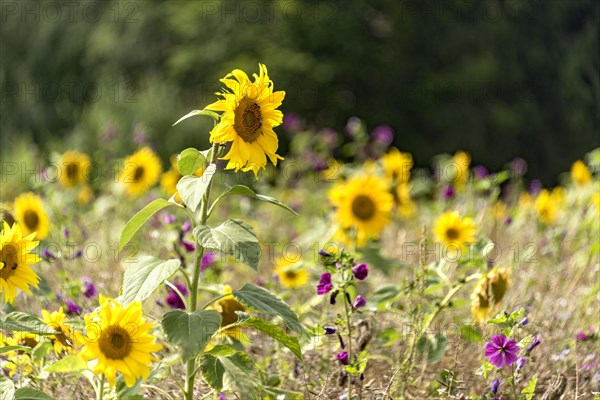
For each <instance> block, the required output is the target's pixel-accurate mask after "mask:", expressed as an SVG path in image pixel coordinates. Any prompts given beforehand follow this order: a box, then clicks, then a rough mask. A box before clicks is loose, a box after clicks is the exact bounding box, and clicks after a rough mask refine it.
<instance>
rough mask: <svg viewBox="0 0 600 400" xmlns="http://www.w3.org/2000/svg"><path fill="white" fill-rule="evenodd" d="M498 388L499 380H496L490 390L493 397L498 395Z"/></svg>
mask: <svg viewBox="0 0 600 400" xmlns="http://www.w3.org/2000/svg"><path fill="white" fill-rule="evenodd" d="M499 387H500V379H498V378H496V379H494V381H493V382H492V387H491V388H490V393H492V394H494V395H495V394H496V393H498V388H499Z"/></svg>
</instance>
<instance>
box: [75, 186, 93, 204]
mask: <svg viewBox="0 0 600 400" xmlns="http://www.w3.org/2000/svg"><path fill="white" fill-rule="evenodd" d="M93 197H94V191H93V190H92V188H91V187H90V185H83V186H82V187H81V189H79V191H78V192H77V202H78V203H79V204H81V205H82V206H85V205H87V204H89V202H90V201H91V200H92V198H93Z"/></svg>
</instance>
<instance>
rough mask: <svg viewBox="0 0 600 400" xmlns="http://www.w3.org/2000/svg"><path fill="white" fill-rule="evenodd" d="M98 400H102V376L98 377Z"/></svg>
mask: <svg viewBox="0 0 600 400" xmlns="http://www.w3.org/2000/svg"><path fill="white" fill-rule="evenodd" d="M96 394H97V395H98V400H102V399H104V374H102V375H100V383H99V384H98V393H96Z"/></svg>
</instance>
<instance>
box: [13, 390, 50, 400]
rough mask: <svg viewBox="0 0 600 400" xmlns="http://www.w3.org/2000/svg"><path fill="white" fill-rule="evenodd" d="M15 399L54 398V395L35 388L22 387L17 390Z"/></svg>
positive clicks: (40, 399)
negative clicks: (51, 395)
mask: <svg viewBox="0 0 600 400" xmlns="http://www.w3.org/2000/svg"><path fill="white" fill-rule="evenodd" d="M14 399H15V400H52V397H50V396H48V395H47V394H46V393H44V392H40V391H39V390H35V389H32V388H21V389H17V390H16V391H15V397H14Z"/></svg>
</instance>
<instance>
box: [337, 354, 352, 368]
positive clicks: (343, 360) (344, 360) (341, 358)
mask: <svg viewBox="0 0 600 400" xmlns="http://www.w3.org/2000/svg"><path fill="white" fill-rule="evenodd" d="M337 359H338V361H339V362H341V363H342V364H344V365H348V364H349V360H348V352H347V351H340V352H339V353H337Z"/></svg>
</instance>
